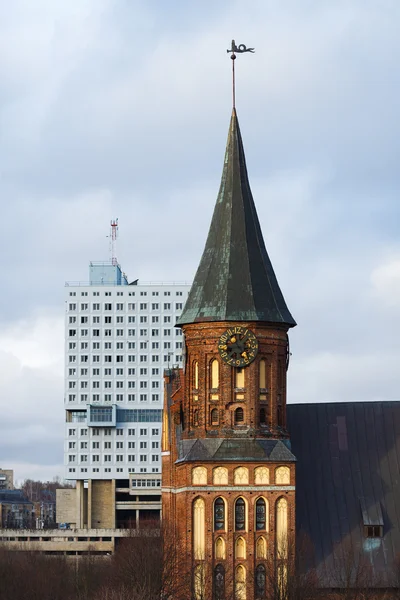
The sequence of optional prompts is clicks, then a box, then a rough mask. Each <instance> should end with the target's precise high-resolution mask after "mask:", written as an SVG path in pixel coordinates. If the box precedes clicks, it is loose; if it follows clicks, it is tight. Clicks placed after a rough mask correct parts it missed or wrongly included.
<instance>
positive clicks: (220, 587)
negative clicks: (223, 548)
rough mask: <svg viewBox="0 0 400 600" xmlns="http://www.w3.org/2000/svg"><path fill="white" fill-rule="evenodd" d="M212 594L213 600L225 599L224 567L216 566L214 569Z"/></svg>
mask: <svg viewBox="0 0 400 600" xmlns="http://www.w3.org/2000/svg"><path fill="white" fill-rule="evenodd" d="M219 539H220V538H219ZM216 558H218V557H216ZM223 558H225V556H224V557H223ZM214 592H215V593H214V596H215V600H224V599H225V567H224V566H223V565H217V566H216V567H215V569H214Z"/></svg>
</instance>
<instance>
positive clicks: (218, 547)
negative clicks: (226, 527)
mask: <svg viewBox="0 0 400 600" xmlns="http://www.w3.org/2000/svg"><path fill="white" fill-rule="evenodd" d="M225 554H226V551H225V540H223V539H222V537H219V538H217V539H216V540H215V558H217V559H222V560H225Z"/></svg>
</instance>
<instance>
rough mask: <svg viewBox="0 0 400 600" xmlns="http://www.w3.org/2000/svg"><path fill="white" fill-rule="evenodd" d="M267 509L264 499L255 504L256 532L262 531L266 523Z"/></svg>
mask: <svg viewBox="0 0 400 600" xmlns="http://www.w3.org/2000/svg"><path fill="white" fill-rule="evenodd" d="M266 515H267V509H266V504H265V500H264V498H259V499H258V500H257V502H256V531H264V530H265V529H266V528H267V527H266V523H267V516H266Z"/></svg>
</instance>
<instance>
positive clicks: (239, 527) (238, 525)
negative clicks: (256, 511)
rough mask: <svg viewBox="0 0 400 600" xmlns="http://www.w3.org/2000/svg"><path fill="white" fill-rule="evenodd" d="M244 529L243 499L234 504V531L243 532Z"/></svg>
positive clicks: (244, 510)
mask: <svg viewBox="0 0 400 600" xmlns="http://www.w3.org/2000/svg"><path fill="white" fill-rule="evenodd" d="M245 529H246V503H245V501H244V500H243V498H238V499H237V500H236V502H235V531H244V530H245Z"/></svg>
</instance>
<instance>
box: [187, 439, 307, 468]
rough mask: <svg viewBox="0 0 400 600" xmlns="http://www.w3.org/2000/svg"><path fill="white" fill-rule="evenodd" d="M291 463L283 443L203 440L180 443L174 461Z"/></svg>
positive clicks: (250, 440) (288, 451)
mask: <svg viewBox="0 0 400 600" xmlns="http://www.w3.org/2000/svg"><path fill="white" fill-rule="evenodd" d="M210 460H211V461H214V462H215V461H217V462H218V461H233V462H237V461H240V462H247V461H250V462H254V461H255V460H256V461H261V462H266V461H270V462H286V463H287V462H294V461H295V460H296V458H295V457H294V456H293V454H292V453H291V451H290V450H289V448H288V442H287V440H284V441H283V440H273V439H271V440H266V439H263V438H260V439H255V438H244V439H238V438H236V439H232V438H214V439H210V438H205V439H197V440H181V441H180V444H179V458H178V461H185V462H199V461H210Z"/></svg>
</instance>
